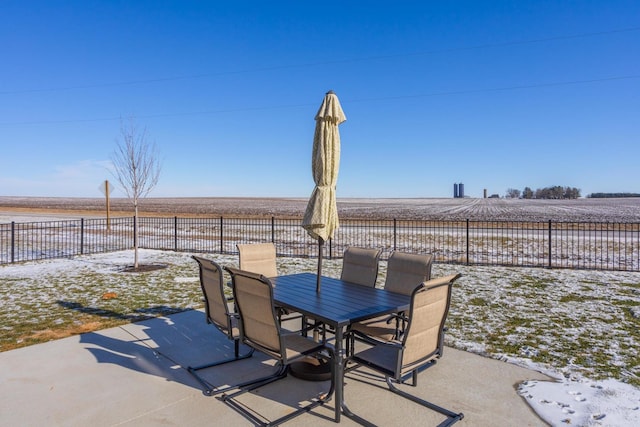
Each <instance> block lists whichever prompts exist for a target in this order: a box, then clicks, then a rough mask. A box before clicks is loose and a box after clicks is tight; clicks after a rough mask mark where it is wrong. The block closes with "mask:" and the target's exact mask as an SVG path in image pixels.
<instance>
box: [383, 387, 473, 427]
mask: <svg viewBox="0 0 640 427" xmlns="http://www.w3.org/2000/svg"><path fill="white" fill-rule="evenodd" d="M386 381H387V386H388V387H389V390H391V391H392V392H394V393H396V394H398V395H400V396H402V397H404V398H405V399H409V400H411V401H412V402H415V403H417V404H419V405H422V406H424V407H427V408H429V409H432V410H434V411H436V412H439V413H441V414H443V415H446V416H447V417H448V418H449V419H448V420H447V421H445V422H443V423H441V424H439V425H440V426H443V427H444V426H450V425H452V424H454V423H456V422H458V421H460V420H461V419H463V418H464V414H463V413H462V412H459V413H456V412H453V411H450V410H448V409H446V408H443V407H442V406H438V405H436V404H435V403H431V402H429V401H427V400H424V399H420V398H419V397H416V396H414V395H412V394H409V393H407V392H405V391H403V390H400V389H399V388H397V387H396V386H395V385H393V382H392V380H391V378H390V377H386Z"/></svg>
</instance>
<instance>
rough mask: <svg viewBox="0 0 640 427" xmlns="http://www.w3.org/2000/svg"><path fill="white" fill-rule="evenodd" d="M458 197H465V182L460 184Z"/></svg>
mask: <svg viewBox="0 0 640 427" xmlns="http://www.w3.org/2000/svg"><path fill="white" fill-rule="evenodd" d="M458 197H460V198H462V197H464V184H463V183H460V184H458Z"/></svg>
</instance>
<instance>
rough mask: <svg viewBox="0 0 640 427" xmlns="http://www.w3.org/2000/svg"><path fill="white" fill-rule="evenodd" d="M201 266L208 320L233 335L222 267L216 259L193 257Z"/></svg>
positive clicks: (201, 279)
mask: <svg viewBox="0 0 640 427" xmlns="http://www.w3.org/2000/svg"><path fill="white" fill-rule="evenodd" d="M192 258H193V259H194V260H196V262H197V263H198V266H199V267H200V287H201V288H202V293H203V294H204V303H205V304H204V308H205V315H206V317H207V322H209V323H212V324H214V325H215V326H216V327H217V328H218V329H220V330H221V331H222V332H224V333H225V334H227V335H229V337H232V335H233V334H232V325H231V317H230V313H229V306H228V305H227V298H226V296H225V294H224V281H223V278H222V268H221V267H220V266H219V265H218V264H217V263H215V262H214V261H211V260H208V259H206V258H201V257H198V256H193V257H192Z"/></svg>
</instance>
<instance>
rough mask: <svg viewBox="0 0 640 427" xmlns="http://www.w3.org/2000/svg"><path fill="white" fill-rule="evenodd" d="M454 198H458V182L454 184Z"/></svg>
mask: <svg viewBox="0 0 640 427" xmlns="http://www.w3.org/2000/svg"><path fill="white" fill-rule="evenodd" d="M453 198H454V199H457V198H458V183H455V184H453Z"/></svg>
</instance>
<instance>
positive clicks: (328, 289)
mask: <svg viewBox="0 0 640 427" xmlns="http://www.w3.org/2000/svg"><path fill="white" fill-rule="evenodd" d="M316 278H317V275H315V274H312V273H298V274H290V275H286V276H278V277H275V278H272V279H271V280H272V282H273V284H274V295H273V297H274V301H275V303H276V304H277V305H278V306H282V307H285V308H289V309H291V310H292V311H296V312H299V313H302V314H303V315H306V316H307V317H309V318H312V319H315V320H318V321H320V322H323V323H325V324H326V325H329V326H331V327H333V328H334V329H335V358H334V362H333V363H334V384H335V399H336V403H335V421H336V422H340V415H341V413H342V412H343V411H344V413H345V415H348V416H353V414H352V413H351V411H349V409H348V408H347V406H346V404H345V400H344V368H345V366H344V365H345V354H346V350H345V346H344V342H343V341H344V331H345V328H346V327H347V326H349V325H350V324H352V323H354V322H359V321H362V320H366V319H371V318H374V317H378V316H382V315H385V314H390V313H395V312H398V311H406V310H408V309H409V304H410V301H411V298H410V297H409V296H406V295H401V294H396V293H393V292H389V291H385V290H384V289H377V288H370V287H366V286H361V285H356V284H353V283H349V282H345V281H342V280H339V279H334V278H331V277H325V276H322V277H321V279H322V289H321V290H320V292H319V293H316Z"/></svg>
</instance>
